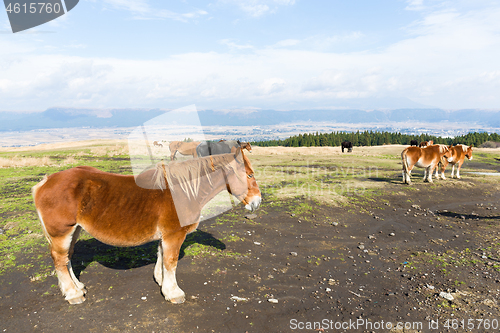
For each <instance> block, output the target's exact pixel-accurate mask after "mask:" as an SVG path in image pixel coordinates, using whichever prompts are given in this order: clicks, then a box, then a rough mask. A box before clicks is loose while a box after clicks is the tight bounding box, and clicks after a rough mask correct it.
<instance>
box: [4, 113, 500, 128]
mask: <svg viewBox="0 0 500 333" xmlns="http://www.w3.org/2000/svg"><path fill="white" fill-rule="evenodd" d="M164 113H165V111H164V110H160V109H147V110H144V109H105V110H104V109H73V108H50V109H47V110H45V111H43V112H33V113H19V112H0V131H29V130H35V129H47V128H71V127H92V128H103V127H134V126H139V125H141V124H143V123H144V122H146V121H148V120H150V119H152V118H154V117H156V116H159V115H161V114H164ZM198 116H199V118H200V122H201V124H202V125H204V126H214V125H219V126H238V125H247V126H265V125H279V124H282V123H300V122H309V121H310V122H330V123H333V122H337V123H351V124H356V123H387V124H388V123H391V122H420V123H438V122H446V121H447V122H452V123H470V124H471V125H474V126H476V125H481V126H485V127H490V128H491V127H493V128H500V111H483V110H475V109H472V110H457V111H446V110H442V109H398V110H390V111H377V110H375V111H364V110H300V111H275V110H256V111H253V110H252V112H243V111H238V112H222V111H213V110H203V111H198ZM186 125H188V124H187V123H186Z"/></svg>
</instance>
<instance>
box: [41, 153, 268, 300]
mask: <svg viewBox="0 0 500 333" xmlns="http://www.w3.org/2000/svg"><path fill="white" fill-rule="evenodd" d="M235 164H238V166H236V167H235ZM140 177H142V179H143V180H144V179H146V180H149V182H153V183H156V184H158V187H157V188H156V189H147V188H144V187H141V186H138V185H137V184H136V180H135V179H134V176H125V175H117V174H112V173H107V172H103V171H100V170H97V169H95V168H92V167H88V166H82V167H76V168H72V169H68V170H65V171H61V172H58V173H55V174H53V175H50V176H45V178H44V179H43V180H42V181H41V182H40V183H38V184H37V185H35V186H34V187H33V198H34V201H35V206H36V209H37V212H38V216H39V218H40V220H41V222H42V228H43V231H44V234H45V236H46V238H47V240H48V241H49V245H50V252H51V255H52V259H53V261H54V265H55V269H56V272H57V277H58V280H59V287H60V288H61V291H62V293H63V295H64V296H65V299H66V300H67V301H68V302H69V303H70V304H79V303H82V302H83V301H85V297H84V295H85V292H86V290H85V288H84V285H83V283H81V282H80V281H78V279H77V278H76V276H75V274H74V273H73V269H72V267H71V260H70V259H71V255H72V254H73V249H74V245H75V243H76V241H77V238H78V235H79V233H80V231H81V229H82V228H83V229H85V230H86V231H87V232H88V233H90V234H91V235H92V236H94V237H95V238H96V239H98V240H100V241H101V242H104V243H106V244H110V245H113V246H137V245H141V244H145V243H147V242H150V241H153V240H160V242H159V246H158V260H157V262H156V265H155V268H154V277H155V280H156V282H157V283H158V284H159V285H160V286H161V292H162V294H163V296H164V297H165V299H166V300H170V301H171V302H172V303H182V302H184V298H185V294H184V292H183V291H182V290H181V289H180V288H179V287H178V285H177V281H176V278H175V271H176V267H177V259H178V256H179V250H180V248H181V245H182V243H183V242H184V239H185V238H186V234H188V233H190V232H193V231H194V230H196V228H197V226H198V224H199V219H200V212H201V210H202V208H203V206H204V205H205V204H206V203H208V202H209V201H210V200H211V199H212V198H214V197H215V196H216V195H217V194H218V193H220V192H221V191H222V190H225V189H228V191H230V192H231V194H233V195H234V196H236V197H237V198H238V199H240V200H241V201H243V203H244V204H245V208H247V209H249V210H252V211H253V210H255V209H257V208H258V207H259V205H260V202H261V194H260V190H259V187H258V185H257V182H256V181H255V178H254V171H253V169H252V166H251V164H250V161H249V160H248V158H247V157H246V156H245V155H244V154H243V152H242V151H241V150H240V151H238V152H237V153H236V154H224V155H217V156H210V157H206V158H200V159H194V160H189V161H185V162H182V163H175V164H174V165H172V166H168V167H167V166H165V165H163V163H158V165H157V166H156V168H155V169H151V170H148V171H146V172H145V173H143V174H142V175H140V176H139V177H138V179H139V178H140ZM186 180H192V181H193V183H194V184H195V185H194V186H193V185H188V186H183V182H184V185H185V184H186V182H185V181H186ZM171 183H174V185H173V186H170V185H171ZM167 185H168V186H167ZM176 185H180V186H176ZM171 188H172V189H171ZM174 192H175V193H174ZM174 197H175V198H174ZM177 197H179V198H180V199H179V200H178V198H177ZM174 201H175V203H174ZM179 202H181V203H182V204H178V203H179ZM179 216H182V219H183V222H186V221H188V222H187V223H181V220H180V219H179ZM189 223H192V224H189Z"/></svg>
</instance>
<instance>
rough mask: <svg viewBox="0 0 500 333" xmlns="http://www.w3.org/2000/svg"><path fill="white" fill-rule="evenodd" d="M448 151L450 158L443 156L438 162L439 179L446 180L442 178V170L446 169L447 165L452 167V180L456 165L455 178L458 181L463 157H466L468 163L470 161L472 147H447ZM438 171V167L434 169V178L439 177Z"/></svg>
mask: <svg viewBox="0 0 500 333" xmlns="http://www.w3.org/2000/svg"><path fill="white" fill-rule="evenodd" d="M448 149H449V150H450V155H451V156H449V157H446V156H443V157H442V158H441V160H440V161H439V166H440V167H441V179H446V177H445V176H444V170H445V169H446V167H447V166H448V164H451V165H452V167H451V178H454V173H455V164H458V167H457V176H456V177H457V178H458V179H460V168H461V167H462V164H463V163H464V160H465V157H467V158H468V159H469V161H470V160H472V147H469V146H466V145H456V146H455V147H452V146H449V147H448ZM438 169H439V167H438V168H436V178H438V177H439V171H438Z"/></svg>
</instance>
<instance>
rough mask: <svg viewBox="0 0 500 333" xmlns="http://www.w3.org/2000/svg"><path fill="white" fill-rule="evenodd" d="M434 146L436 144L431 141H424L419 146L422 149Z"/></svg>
mask: <svg viewBox="0 0 500 333" xmlns="http://www.w3.org/2000/svg"><path fill="white" fill-rule="evenodd" d="M433 144H434V142H433V141H432V140H431V141H422V142H420V145H418V146H419V147H420V148H425V147H428V146H432V145H433Z"/></svg>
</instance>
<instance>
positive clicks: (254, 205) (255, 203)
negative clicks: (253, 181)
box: [245, 196, 262, 212]
mask: <svg viewBox="0 0 500 333" xmlns="http://www.w3.org/2000/svg"><path fill="white" fill-rule="evenodd" d="M261 201H262V199H261V197H258V196H255V197H253V198H252V200H250V201H249V202H248V204H246V205H245V208H246V209H248V210H249V211H251V212H254V211H255V210H257V209H258V208H259V206H260V202H261Z"/></svg>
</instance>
